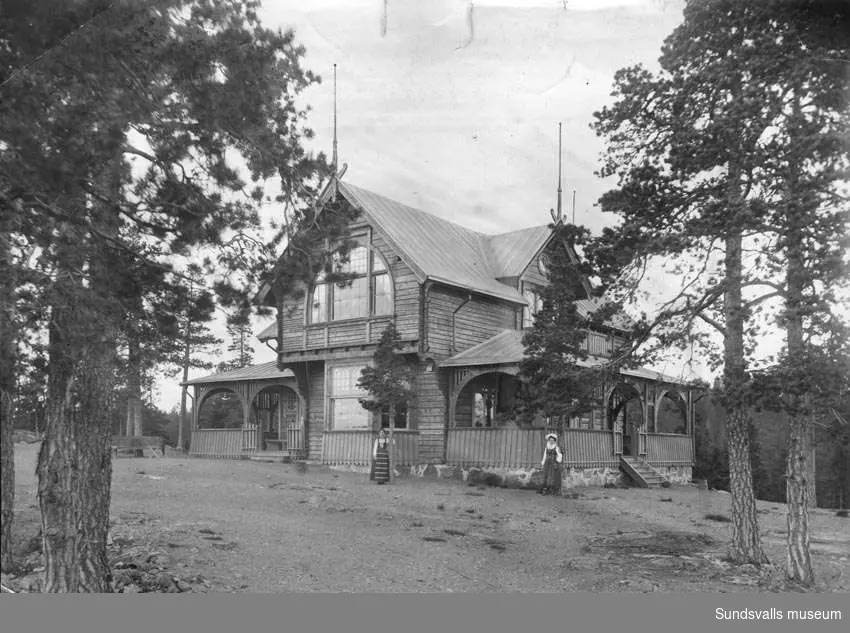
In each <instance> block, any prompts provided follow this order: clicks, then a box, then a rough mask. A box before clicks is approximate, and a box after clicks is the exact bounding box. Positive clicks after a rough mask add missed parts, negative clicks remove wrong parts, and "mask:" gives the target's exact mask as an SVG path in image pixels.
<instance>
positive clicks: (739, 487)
mask: <svg viewBox="0 0 850 633" xmlns="http://www.w3.org/2000/svg"><path fill="white" fill-rule="evenodd" d="M741 241H742V240H741V235H740V233H737V234H732V235H729V236H728V237H727V238H726V253H725V255H724V266H725V273H726V290H725V292H724V301H723V311H724V317H725V321H726V338H725V341H724V367H723V383H724V394H723V395H724V409H725V413H726V434H727V438H728V444H729V487H730V490H729V492H730V493H731V497H732V542H731V544H730V551H729V557H730V558H731V559H732V560H734V561H735V562H737V563H741V564H745V563H750V564H753V565H762V564H764V563H766V562H768V561H767V556H766V555H765V554H764V550H763V549H762V544H761V534H760V533H759V523H758V508H757V507H756V498H755V492H754V491H753V472H752V461H751V457H750V432H749V427H750V420H749V415H748V409H747V402H746V393H745V389H746V382H747V375H746V371H745V364H744V311H743V301H742V297H741V271H742V261H741Z"/></svg>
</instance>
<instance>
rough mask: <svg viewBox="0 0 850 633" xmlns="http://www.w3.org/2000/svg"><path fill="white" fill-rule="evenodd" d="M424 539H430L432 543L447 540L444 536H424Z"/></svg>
mask: <svg viewBox="0 0 850 633" xmlns="http://www.w3.org/2000/svg"><path fill="white" fill-rule="evenodd" d="M422 540H423V541H429V542H431V543H445V542H446V539H444V538H443V537H442V536H423V537H422Z"/></svg>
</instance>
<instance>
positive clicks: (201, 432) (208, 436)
mask: <svg viewBox="0 0 850 633" xmlns="http://www.w3.org/2000/svg"><path fill="white" fill-rule="evenodd" d="M189 454H190V455H194V456H196V457H217V458H222V459H239V458H240V457H241V456H242V429H241V428H238V429H195V430H194V431H192V443H191V446H190V447H189Z"/></svg>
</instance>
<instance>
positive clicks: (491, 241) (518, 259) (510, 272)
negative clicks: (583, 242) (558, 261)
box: [486, 225, 552, 277]
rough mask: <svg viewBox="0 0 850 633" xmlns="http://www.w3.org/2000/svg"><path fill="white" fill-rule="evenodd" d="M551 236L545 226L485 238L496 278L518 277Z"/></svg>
mask: <svg viewBox="0 0 850 633" xmlns="http://www.w3.org/2000/svg"><path fill="white" fill-rule="evenodd" d="M551 236H552V229H550V228H549V227H548V226H547V225H541V226H532V227H530V228H527V229H520V230H519V231H511V232H510V233H501V234H499V235H489V236H487V238H486V239H487V243H488V247H489V248H488V250H489V253H490V259H491V261H492V263H493V273H494V274H495V276H496V277H519V276H520V275H521V274H522V273H523V272H524V271H525V269H526V268H527V267H528V264H529V262H530V261H531V260H532V258H533V257H534V256H535V255H536V254H537V253H538V252H540V249H542V248H543V246H544V245H545V244H546V242H547V241H548V240H549V238H550V237H551Z"/></svg>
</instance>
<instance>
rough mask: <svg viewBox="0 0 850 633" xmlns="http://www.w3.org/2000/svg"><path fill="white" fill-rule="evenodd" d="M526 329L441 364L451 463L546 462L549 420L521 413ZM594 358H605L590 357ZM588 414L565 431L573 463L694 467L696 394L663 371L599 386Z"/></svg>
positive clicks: (624, 374) (640, 371)
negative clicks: (625, 461) (624, 461)
mask: <svg viewBox="0 0 850 633" xmlns="http://www.w3.org/2000/svg"><path fill="white" fill-rule="evenodd" d="M523 354H524V348H523V346H522V332H521V331H516V330H506V331H504V332H502V333H501V334H498V335H496V336H494V337H493V338H491V339H489V340H488V341H485V342H484V343H481V344H479V345H477V346H475V347H472V348H470V349H469V350H466V351H464V352H462V353H460V354H457V355H456V356H454V357H452V358H449V359H447V360H444V361H442V362H441V363H440V370H441V371H444V372H448V374H449V375H448V383H449V405H448V420H447V429H446V462H447V463H448V464H452V465H460V466H464V467H466V466H481V467H501V468H531V467H534V465H535V464H538V465H539V463H540V457H541V455H542V452H543V445H544V441H545V435H546V433H547V432H548V431H549V427H547V424H546V420H544V419H542V418H538V419H536V420H534V421H533V422H532V423H530V424H529V423H525V422H522V421H521V420H520V419H519V418H518V417H517V416H516V415H515V414H514V409H515V404H516V400H517V397H518V392H519V390H520V387H521V383H520V379H519V377H518V374H519V363H520V361H521V360H522V358H523ZM587 362H588V363H592V364H602V363H603V362H604V359H601V358H592V357H591V358H590V359H588V361H587ZM597 391H598V394H599V398H598V402H597V403H596V406H594V407H593V410H592V411H590V412H589V413H588V414H587V415H585V416H583V417H580V418H575V419H572V420H570V421H569V423H568V424H567V425H565V426H564V428H563V429H562V434H561V446H562V447H563V448H564V452H565V459H566V465H567V466H571V467H575V468H606V467H608V468H618V467H619V465H620V460H621V458H622V457H633V458H636V459H640V460H643V461H645V462H647V463H648V464H650V465H652V466H658V467H688V468H689V467H691V466H692V465H693V456H694V448H693V403H694V400H693V394H692V390H691V389H690V388H689V387H688V386H687V385H685V384H683V383H682V382H681V381H678V380H676V379H675V378H673V377H670V376H665V375H663V374H660V373H658V372H656V371H653V370H649V369H645V368H636V369H623V370H621V371H620V375H619V376H618V377H617V378H616V379H615V380H612V381H610V382H608V383H603V384H600V385H599V387H598V390H597Z"/></svg>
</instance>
